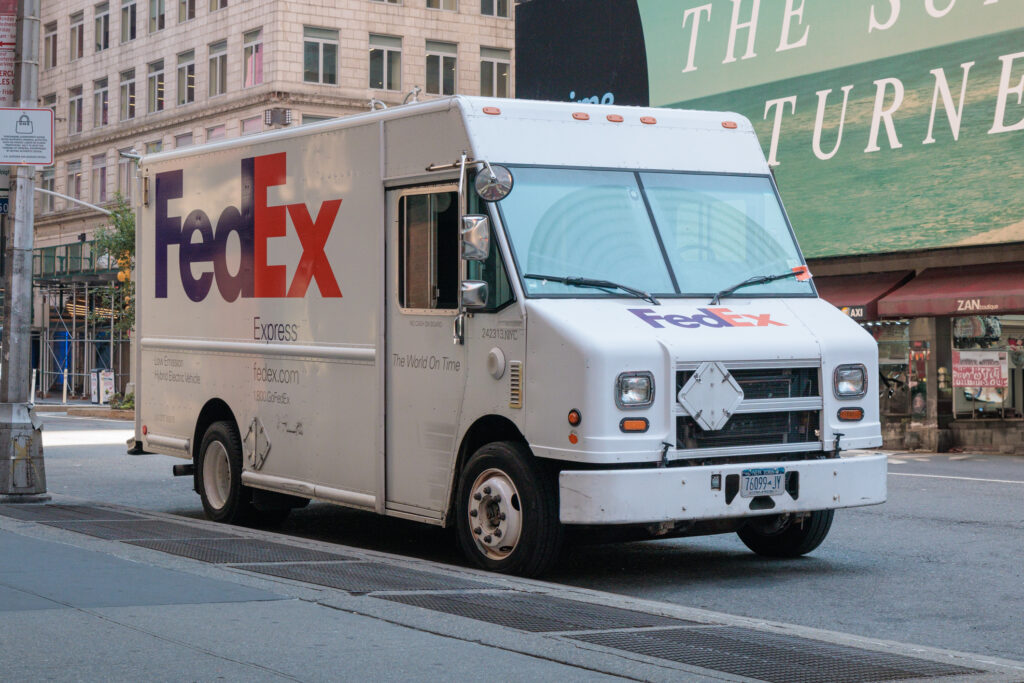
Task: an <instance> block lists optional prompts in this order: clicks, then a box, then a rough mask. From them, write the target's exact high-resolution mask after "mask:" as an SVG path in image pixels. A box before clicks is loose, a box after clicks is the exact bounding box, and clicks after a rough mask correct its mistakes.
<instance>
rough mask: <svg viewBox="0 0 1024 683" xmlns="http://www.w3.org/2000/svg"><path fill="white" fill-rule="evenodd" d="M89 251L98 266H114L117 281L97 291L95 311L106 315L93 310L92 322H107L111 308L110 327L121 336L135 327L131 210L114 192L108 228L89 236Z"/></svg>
mask: <svg viewBox="0 0 1024 683" xmlns="http://www.w3.org/2000/svg"><path fill="white" fill-rule="evenodd" d="M93 240H94V241H93V248H94V249H95V251H96V254H97V258H98V259H101V261H100V263H102V262H103V261H106V263H107V264H109V266H110V268H111V269H113V268H114V267H115V266H114V264H115V263H116V264H117V267H118V268H119V270H118V272H117V280H116V281H114V282H113V283H111V284H110V286H108V287H106V288H104V289H103V290H101V291H100V304H99V308H101V309H106V311H108V313H107V315H106V316H102V315H99V314H98V313H96V312H95V311H93V313H92V315H93V317H94V318H95V319H96V321H97V322H98V321H101V320H104V319H107V316H109V310H110V309H111V307H112V308H113V309H114V326H115V327H116V328H117V329H118V330H119V331H120V332H122V333H128V332H130V331H131V330H132V328H134V327H135V306H134V303H135V282H134V281H133V280H132V271H133V270H134V269H135V211H134V209H132V207H131V205H130V204H129V203H128V201H127V200H126V199H125V198H124V196H123V195H122V194H121V193H120V192H118V193H116V194H115V195H114V208H113V209H112V213H111V215H110V225H106V226H103V227H101V228H100V229H98V230H97V231H96V234H95V235H94V237H93Z"/></svg>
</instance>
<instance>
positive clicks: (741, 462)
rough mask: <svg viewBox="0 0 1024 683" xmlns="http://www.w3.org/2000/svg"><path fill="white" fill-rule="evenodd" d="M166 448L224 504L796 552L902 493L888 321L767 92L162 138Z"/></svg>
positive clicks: (153, 161)
mask: <svg viewBox="0 0 1024 683" xmlns="http://www.w3.org/2000/svg"><path fill="white" fill-rule="evenodd" d="M140 181H141V184H142V188H141V193H140V196H141V206H140V208H139V222H138V226H139V227H138V258H137V267H138V272H137V276H136V277H137V282H138V291H137V297H138V317H137V329H136V336H137V344H136V351H135V353H136V357H135V361H136V367H137V368H138V371H137V379H138V382H137V386H138V388H137V401H138V403H137V405H138V410H137V417H136V434H135V440H136V443H135V448H136V449H137V450H140V451H141V450H144V451H149V452H158V453H164V454H167V455H172V456H177V457H179V458H184V459H186V460H188V461H190V462H189V463H188V464H182V465H179V466H177V467H176V468H175V469H176V471H177V472H178V473H179V474H186V473H190V474H192V475H193V476H194V478H195V488H196V491H197V492H198V493H199V495H200V497H201V499H202V504H203V507H204V509H205V511H206V514H207V515H208V516H209V517H210V518H211V519H214V520H218V521H223V522H230V523H250V524H256V523H269V522H274V521H279V520H281V519H283V517H284V516H285V515H286V514H287V513H288V511H289V510H290V509H292V508H295V507H299V506H301V505H304V504H305V503H307V502H308V501H309V500H318V501H328V502H332V503H338V504H340V505H346V506H350V507H353V508H359V509H363V510H370V511H374V512H377V513H379V514H382V515H392V516H395V517H401V518H404V519H409V520H416V521H419V522H424V523H428V524H437V525H442V526H455V527H456V528H457V530H458V537H459V541H460V544H461V545H462V547H463V549H464V550H465V552H466V554H467V555H468V556H469V557H470V558H472V560H474V561H475V562H476V563H478V564H479V565H481V566H483V567H486V568H489V569H492V570H495V571H502V572H514V573H519V574H527V575H530V574H538V573H540V572H542V571H543V570H544V569H545V568H546V567H548V566H549V565H550V563H551V562H552V561H553V559H554V558H555V557H556V556H557V554H558V552H559V548H560V545H561V541H562V538H563V533H564V531H565V530H566V528H567V527H569V526H571V525H581V526H595V525H599V526H611V525H621V526H624V527H627V528H628V529H629V530H632V531H642V532H644V533H647V534H650V535H652V536H657V535H661V536H668V535H695V534H708V533H726V532H736V533H738V534H739V535H740V537H741V538H742V539H743V541H744V542H745V543H746V544H747V545H748V546H749V547H750V548H751V549H753V550H754V551H755V552H758V553H761V554H764V555H771V556H795V555H800V554H803V553H806V552H809V551H811V550H812V549H814V548H815V547H816V546H817V545H818V544H819V543H821V541H822V540H823V539H824V538H825V536H826V534H827V533H828V530H829V527H830V526H831V523H832V518H833V512H834V510H836V509H838V508H844V507H852V506H859V505H871V504H875V503H881V502H883V501H884V500H885V496H886V481H885V477H886V461H885V456H884V455H881V454H873V453H865V452H862V451H861V452H857V451H858V449H864V448H868V447H874V446H880V445H881V441H882V440H881V435H880V429H879V420H878V400H877V387H876V386H875V378H876V377H877V351H876V347H875V344H874V342H873V340H872V339H871V337H870V336H869V335H868V334H867V333H866V332H864V331H863V330H861V329H860V328H859V327H858V326H857V325H856V324H855V323H854V322H852V321H851V320H850V319H848V318H847V317H846V316H845V315H843V314H842V313H840V312H839V311H838V310H836V309H835V308H833V307H832V306H830V305H829V304H827V303H826V302H824V301H822V300H821V299H820V298H818V296H817V294H816V291H815V288H814V284H813V280H811V278H810V273H808V271H807V267H806V265H805V263H804V259H803V257H802V255H801V253H800V249H799V247H798V246H797V243H796V240H795V239H794V236H793V231H792V228H791V226H790V224H789V222H788V220H787V218H786V214H785V212H784V210H783V208H782V205H781V203H780V201H779V196H778V193H777V191H776V188H775V183H774V182H773V179H772V175H771V173H770V172H769V168H768V165H767V163H766V162H765V158H764V155H763V153H762V151H761V147H760V146H759V145H758V142H757V139H756V138H755V135H754V132H753V130H752V128H751V125H750V123H749V122H748V121H747V120H745V119H743V118H742V117H740V116H737V115H735V114H727V113H716V112H696V111H680V110H663V109H642V108H632V107H605V106H598V105H580V104H561V103H542V102H531V101H515V100H497V99H481V98H469V97H454V98H450V99H442V100H435V101H431V102H427V103H420V104H412V105H408V106H403V107H395V108H391V109H386V110H380V111H374V112H370V113H367V114H364V115H357V116H351V117H347V118H342V119H337V120H333V121H328V122H322V123H317V124H314V125H309V126H303V127H301V128H294V129H286V130H280V131H273V132H269V133H265V134H263V135H258V136H252V137H245V138H240V139H235V140H227V141H219V142H216V143H212V144H208V145H204V146H201V147H194V148H188V149H182V150H175V151H171V152H164V153H160V154H154V155H152V156H147V157H144V158H143V159H142V160H141V162H140Z"/></svg>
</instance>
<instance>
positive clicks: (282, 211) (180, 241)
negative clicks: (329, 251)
mask: <svg viewBox="0 0 1024 683" xmlns="http://www.w3.org/2000/svg"><path fill="white" fill-rule="evenodd" d="M286 161H287V159H286V154H285V153H284V152H281V153H278V154H267V155H264V156H259V157H251V158H248V159H242V168H241V201H240V202H239V206H237V207H235V206H228V207H225V208H224V210H222V211H221V213H220V216H219V217H218V218H217V223H216V227H215V226H214V225H213V223H212V222H211V221H210V217H209V216H207V215H206V213H205V212H203V211H201V210H199V209H195V210H194V211H191V212H190V213H188V215H186V216H185V218H184V220H183V219H182V217H181V216H168V215H167V210H168V209H167V203H168V202H169V201H170V200H172V199H181V198H182V196H183V195H184V192H183V189H184V188H183V181H184V172H183V171H180V170H178V171H167V172H165V173H157V174H156V268H155V271H156V283H155V284H156V298H158V299H165V298H167V260H168V259H167V250H168V249H169V248H170V247H171V245H175V246H177V247H178V271H179V273H180V276H181V285H182V287H183V288H184V290H185V294H187V295H188V298H189V299H191V300H192V301H202V300H203V299H205V298H206V296H207V295H208V294H209V293H210V289H211V288H212V286H213V284H214V283H216V284H217V290H218V291H219V292H220V295H221V296H222V297H224V300H225V301H234V300H235V299H237V298H238V297H240V296H241V297H242V298H276V297H304V296H305V295H306V292H307V290H308V289H309V285H310V283H311V282H312V281H313V280H314V279H315V280H316V284H317V287H318V288H319V289H320V295H321V296H323V297H340V296H341V288H339V287H338V281H337V280H336V279H335V277H334V271H332V270H331V264H330V262H329V261H328V260H327V255H326V254H325V253H324V246H325V245H326V244H327V238H328V236H330V234H331V228H333V227H334V219H335V218H336V217H337V215H338V208H339V207H340V206H341V200H340V199H331V200H328V201H325V202H323V203H322V204H321V205H320V209H319V211H318V212H317V215H316V218H312V217H311V216H310V214H309V209H308V208H307V207H306V205H305V203H299V204H288V205H285V206H267V188H269V187H273V186H276V185H284V184H285V183H286V182H287V173H286V170H287V169H286ZM286 215H287V216H289V217H291V219H292V225H293V226H294V227H295V233H296V234H297V235H298V238H299V242H300V243H301V244H302V256H301V257H300V259H299V263H298V265H297V266H296V268H295V275H294V276H293V277H292V281H291V283H290V284H289V283H288V282H287V272H286V268H285V266H283V265H271V264H268V263H267V240H269V239H271V238H273V237H283V236H285V235H286V234H287V230H288V228H287V220H286ZM231 233H235V234H236V235H237V236H238V240H239V242H240V243H241V247H242V249H241V251H242V258H241V263H240V264H239V266H238V270H237V272H234V273H232V272H231V270H230V269H229V267H228V263H227V245H228V238H229V237H230V235H231ZM196 236H198V238H199V239H198V240H197V239H196ZM193 264H210V265H211V266H212V269H211V268H210V266H207V269H206V270H205V272H203V273H201V274H200V275H199V276H198V277H197V276H196V275H194V274H193V270H192V265H193Z"/></svg>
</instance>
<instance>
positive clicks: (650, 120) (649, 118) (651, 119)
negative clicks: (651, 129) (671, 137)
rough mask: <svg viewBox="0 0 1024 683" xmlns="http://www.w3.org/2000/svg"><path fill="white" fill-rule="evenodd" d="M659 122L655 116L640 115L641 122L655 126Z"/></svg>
mask: <svg viewBox="0 0 1024 683" xmlns="http://www.w3.org/2000/svg"><path fill="white" fill-rule="evenodd" d="M657 122H658V119H656V118H654V117H653V116H641V117H640V123H646V124H647V125H649V126H653V125H654V124H656V123H657Z"/></svg>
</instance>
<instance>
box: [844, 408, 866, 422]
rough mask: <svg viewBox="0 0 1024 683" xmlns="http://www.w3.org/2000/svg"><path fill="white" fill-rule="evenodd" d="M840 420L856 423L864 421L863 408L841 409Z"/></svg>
mask: <svg viewBox="0 0 1024 683" xmlns="http://www.w3.org/2000/svg"><path fill="white" fill-rule="evenodd" d="M839 419H840V420H842V421H843V422H856V421H857V420H862V419H864V409H863V408H840V409H839Z"/></svg>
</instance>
